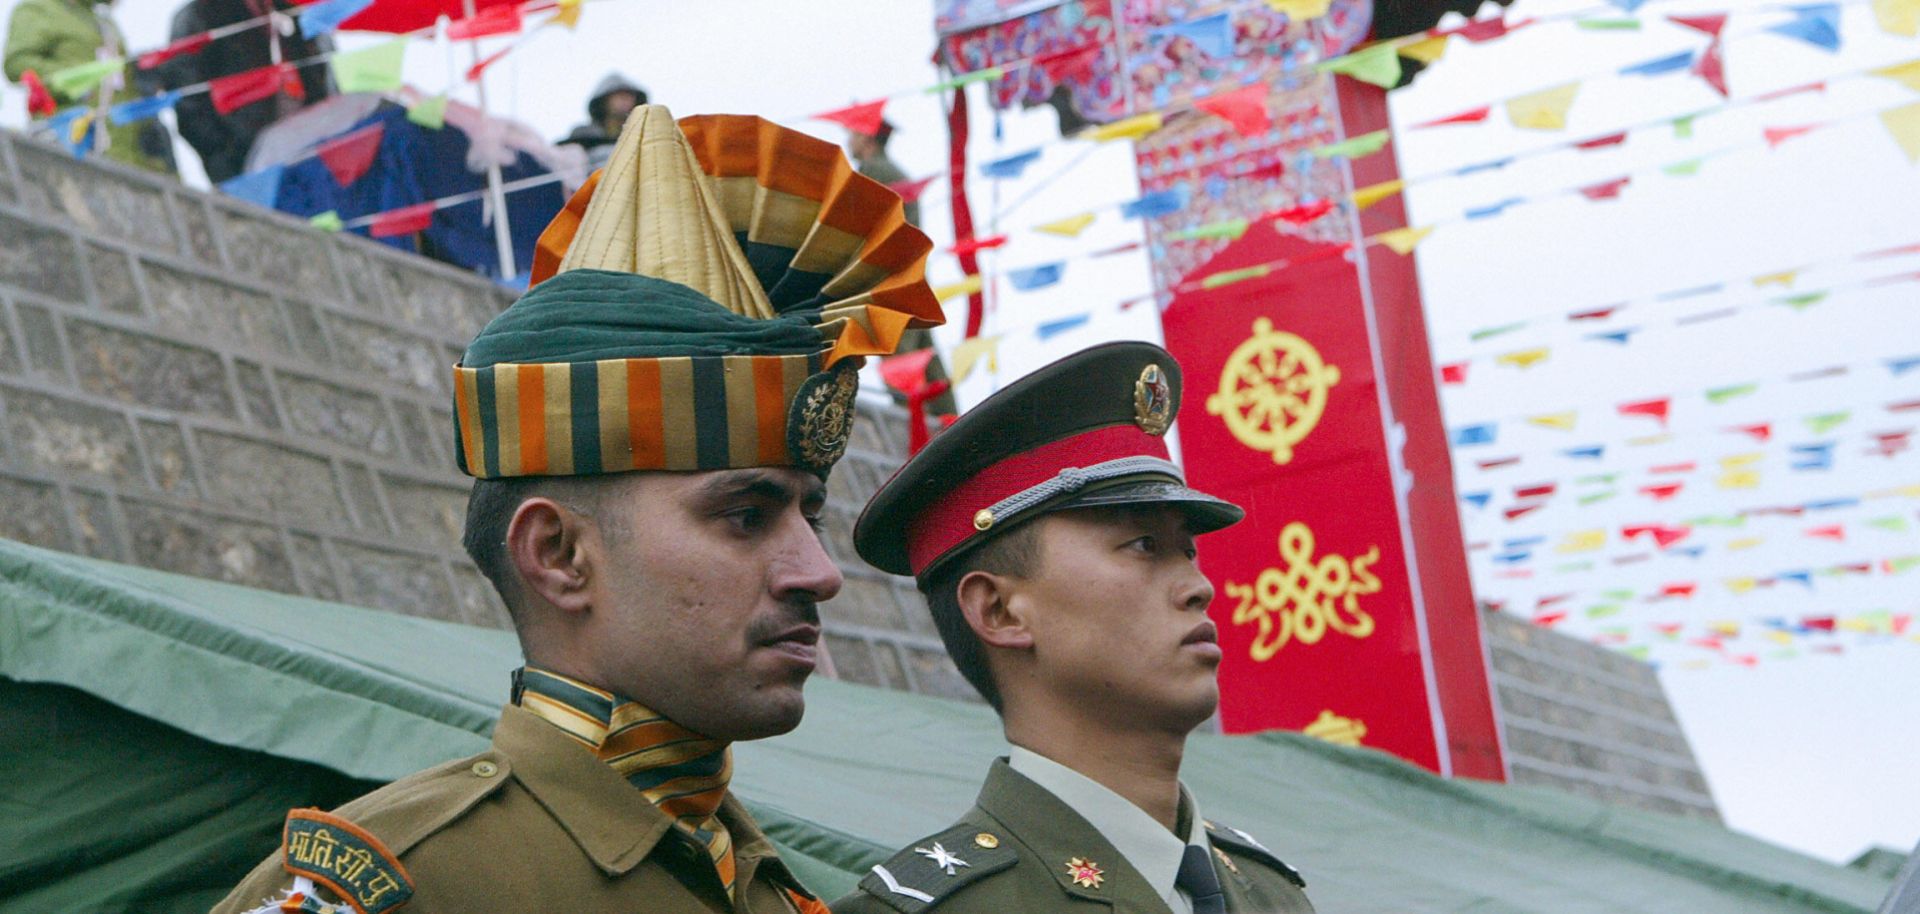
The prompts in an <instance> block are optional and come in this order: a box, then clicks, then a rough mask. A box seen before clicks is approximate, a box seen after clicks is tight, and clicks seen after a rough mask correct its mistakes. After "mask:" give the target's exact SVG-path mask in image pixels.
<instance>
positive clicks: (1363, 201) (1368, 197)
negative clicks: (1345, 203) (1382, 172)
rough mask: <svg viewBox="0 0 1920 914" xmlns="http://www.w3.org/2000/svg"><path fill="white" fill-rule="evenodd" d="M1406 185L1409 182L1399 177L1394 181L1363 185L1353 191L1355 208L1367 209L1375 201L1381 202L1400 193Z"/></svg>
mask: <svg viewBox="0 0 1920 914" xmlns="http://www.w3.org/2000/svg"><path fill="white" fill-rule="evenodd" d="M1406 186H1407V182H1405V181H1402V180H1400V179H1398V178H1395V179H1394V180H1392V181H1382V182H1380V183H1379V184H1369V185H1367V186H1366V187H1362V188H1360V189H1359V190H1356V191H1354V192H1353V205H1354V208H1355V209H1366V208H1367V207H1369V206H1372V205H1374V204H1375V203H1379V202H1380V201H1382V200H1385V199H1386V198H1388V197H1391V196H1393V195H1394V194H1397V193H1399V192H1400V189H1401V188H1403V187H1406Z"/></svg>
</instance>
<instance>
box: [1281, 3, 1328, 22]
mask: <svg viewBox="0 0 1920 914" xmlns="http://www.w3.org/2000/svg"><path fill="white" fill-rule="evenodd" d="M1332 6H1333V0H1267V7H1268V8H1269V9H1271V10H1273V11H1274V12H1276V13H1285V14H1286V16H1287V18H1288V19H1291V20H1293V21H1295V22H1305V21H1306V20H1308V19H1318V18H1320V17H1321V16H1325V15H1326V14H1327V10H1328V8H1330V7H1332Z"/></svg>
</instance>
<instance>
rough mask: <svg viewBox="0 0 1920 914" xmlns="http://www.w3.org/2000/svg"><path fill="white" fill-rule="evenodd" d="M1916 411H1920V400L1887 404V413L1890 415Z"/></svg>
mask: <svg viewBox="0 0 1920 914" xmlns="http://www.w3.org/2000/svg"><path fill="white" fill-rule="evenodd" d="M1915 410H1920V400H1903V401H1900V402H1898V403H1889V404H1887V412H1890V413H1910V412H1913V411H1915Z"/></svg>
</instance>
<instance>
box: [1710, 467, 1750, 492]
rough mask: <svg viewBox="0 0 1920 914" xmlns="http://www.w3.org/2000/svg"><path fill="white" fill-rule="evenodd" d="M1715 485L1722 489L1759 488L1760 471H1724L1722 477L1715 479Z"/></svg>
mask: <svg viewBox="0 0 1920 914" xmlns="http://www.w3.org/2000/svg"><path fill="white" fill-rule="evenodd" d="M1714 485H1717V486H1719V487H1720V488H1722V489H1757V488H1759V487H1760V471H1759V470H1735V471H1733V472H1731V473H1722V474H1720V478H1719V479H1717V480H1715V481H1714Z"/></svg>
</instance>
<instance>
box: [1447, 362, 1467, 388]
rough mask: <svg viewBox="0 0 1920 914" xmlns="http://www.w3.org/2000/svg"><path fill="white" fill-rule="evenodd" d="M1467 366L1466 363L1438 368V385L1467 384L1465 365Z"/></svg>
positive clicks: (1456, 363)
mask: <svg viewBox="0 0 1920 914" xmlns="http://www.w3.org/2000/svg"><path fill="white" fill-rule="evenodd" d="M1468 364H1469V363H1467V362H1455V363H1453V364H1452V365H1442V366H1440V383H1442V384H1465V383H1467V365H1468Z"/></svg>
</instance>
